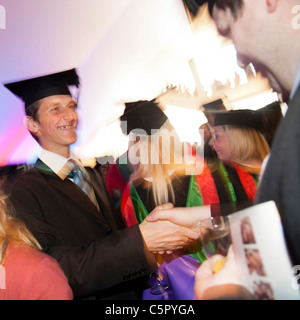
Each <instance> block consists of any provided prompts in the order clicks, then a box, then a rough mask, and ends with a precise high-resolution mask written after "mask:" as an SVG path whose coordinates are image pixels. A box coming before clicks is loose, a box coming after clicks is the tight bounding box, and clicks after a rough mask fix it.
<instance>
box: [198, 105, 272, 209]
mask: <svg viewBox="0 0 300 320" xmlns="http://www.w3.org/2000/svg"><path fill="white" fill-rule="evenodd" d="M262 126H263V122H262V116H261V113H258V112H255V111H252V110H233V111H219V112H216V114H215V120H214V127H213V140H212V147H213V148H214V150H215V151H216V152H217V155H218V160H216V161H215V162H214V163H210V164H209V166H208V168H207V170H205V171H204V173H203V174H202V175H201V176H200V177H199V179H198V183H199V186H200V190H201V192H202V197H203V202H204V204H221V205H220V206H219V211H220V212H221V214H228V213H232V212H234V211H236V210H237V209H242V208H243V207H246V206H249V205H251V204H252V203H253V201H254V199H255V196H256V192H257V185H258V182H259V175H260V172H261V167H262V163H263V161H264V159H265V158H266V157H267V155H268V154H269V151H270V149H269V145H268V143H267V141H266V140H265V138H264V136H263V135H262V133H261V132H260V130H261V129H262ZM207 186H209V188H207Z"/></svg>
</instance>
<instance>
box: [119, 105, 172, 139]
mask: <svg viewBox="0 0 300 320" xmlns="http://www.w3.org/2000/svg"><path fill="white" fill-rule="evenodd" d="M154 100H155V99H154ZM154 100H151V101H148V100H140V101H136V102H128V103H125V110H124V114H123V115H122V116H121V117H120V120H121V121H126V123H127V128H124V127H123V125H122V131H123V133H124V134H126V135H128V134H129V133H130V131H132V130H134V129H142V130H144V131H146V134H147V135H152V134H154V133H155V132H157V131H158V130H159V129H160V128H161V127H162V125H163V124H164V123H165V122H166V121H167V120H168V117H167V116H166V115H165V113H164V112H163V111H162V110H161V108H160V107H159V106H158V104H157V103H155V102H154Z"/></svg>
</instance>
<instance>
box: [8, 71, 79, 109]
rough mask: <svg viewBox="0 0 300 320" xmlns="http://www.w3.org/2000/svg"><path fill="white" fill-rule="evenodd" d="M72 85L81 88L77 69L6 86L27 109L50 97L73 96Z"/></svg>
mask: <svg viewBox="0 0 300 320" xmlns="http://www.w3.org/2000/svg"><path fill="white" fill-rule="evenodd" d="M71 85H76V86H77V87H78V86H79V78H78V75H77V73H76V70H75V69H71V70H67V71H63V72H58V73H53V74H49V75H45V76H41V77H37V78H32V79H27V80H22V81H18V82H13V83H6V84H4V86H5V87H6V88H7V89H8V90H10V91H11V92H12V93H13V94H15V95H16V96H18V97H19V98H21V99H22V100H23V101H24V103H25V109H26V108H28V107H29V106H30V105H31V104H32V103H34V102H36V101H38V100H40V99H43V98H46V97H49V96H54V95H61V94H62V95H71V93H70V91H69V86H71Z"/></svg>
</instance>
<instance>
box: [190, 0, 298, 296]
mask: <svg viewBox="0 0 300 320" xmlns="http://www.w3.org/2000/svg"><path fill="white" fill-rule="evenodd" d="M196 2H197V3H198V4H199V5H201V4H203V3H204V2H208V5H209V11H210V14H211V16H212V18H213V20H214V21H215V24H216V27H217V29H218V31H219V33H220V34H221V35H223V36H224V37H227V38H229V39H231V40H232V41H233V43H234V45H235V47H236V50H237V58H238V63H239V65H240V66H242V67H243V66H246V65H247V64H249V63H252V64H253V65H254V67H255V69H256V71H259V72H261V73H262V74H263V75H264V76H266V77H267V78H268V79H269V82H270V85H271V86H272V87H273V89H274V90H275V91H277V92H279V93H282V94H283V96H284V97H285V98H287V100H288V106H289V108H288V111H287V113H286V116H285V118H284V119H283V120H282V121H281V124H280V126H279V127H278V129H277V133H276V136H275V139H274V141H273V143H272V149H271V156H270V158H269V161H268V164H267V167H266V169H265V172H264V175H263V177H262V181H261V184H260V186H259V188H258V194H257V196H256V203H261V202H265V201H268V200H273V201H275V202H276V204H277V206H278V209H279V211H280V215H281V219H282V223H283V227H284V232H285V238H286V242H287V246H288V249H289V253H290V256H291V259H292V262H293V264H295V265H299V264H300V246H299V243H300V232H299V231H300V214H299V208H300V197H299V190H300V139H299V137H300V126H299V123H300V87H299V85H300V30H299V28H298V23H296V21H298V20H299V13H298V12H299V8H300V1H299V0H208V1H203V0H196ZM296 15H298V16H296ZM206 271H207V270H206ZM206 271H205V270H204V269H201V267H200V269H199V272H198V277H197V279H198V280H196V292H198V293H199V292H205V289H207V291H208V289H210V292H211V293H212V292H213V291H211V288H212V287H214V288H215V289H216V290H215V291H214V292H213V296H214V297H215V298H216V297H218V294H219V296H222V293H221V291H222V286H218V284H220V283H221V282H219V283H218V282H216V281H215V280H216V277H215V276H213V275H212V273H206ZM203 276H204V278H205V279H204V278H203ZM219 277H220V276H219ZM204 280H205V281H204ZM221 280H222V281H223V284H224V280H225V283H230V277H229V276H228V274H227V275H226V274H224V276H223V277H222V279H221ZM203 286H205V288H203ZM223 293H224V292H223ZM226 294H227V295H229V292H227V293H226V292H225V295H226ZM198 297H199V298H200V299H201V298H203V297H205V295H203V294H200V295H199V296H198ZM223 297H224V296H223Z"/></svg>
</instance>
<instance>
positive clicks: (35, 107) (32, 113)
mask: <svg viewBox="0 0 300 320" xmlns="http://www.w3.org/2000/svg"><path fill="white" fill-rule="evenodd" d="M39 108H40V100H38V101H36V102H34V103H32V104H31V105H30V106H29V107H28V108H26V110H25V112H26V116H27V117H30V118H32V120H34V121H37V122H39V116H38V111H39ZM30 134H31V135H32V136H33V138H34V139H35V140H36V141H37V142H38V137H37V136H35V135H34V134H32V133H31V132H30Z"/></svg>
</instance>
